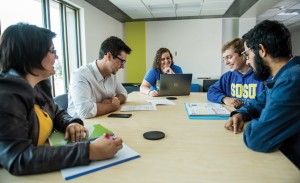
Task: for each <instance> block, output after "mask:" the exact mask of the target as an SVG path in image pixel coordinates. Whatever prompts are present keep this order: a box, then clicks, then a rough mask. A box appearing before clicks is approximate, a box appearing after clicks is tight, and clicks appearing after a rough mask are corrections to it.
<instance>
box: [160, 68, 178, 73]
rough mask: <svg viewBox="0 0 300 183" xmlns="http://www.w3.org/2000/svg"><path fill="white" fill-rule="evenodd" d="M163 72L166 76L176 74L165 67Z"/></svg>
mask: <svg viewBox="0 0 300 183" xmlns="http://www.w3.org/2000/svg"><path fill="white" fill-rule="evenodd" d="M162 71H163V73H165V74H175V73H174V71H173V70H172V69H171V68H170V67H165V68H164V69H163V70H162Z"/></svg>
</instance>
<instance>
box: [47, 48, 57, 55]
mask: <svg viewBox="0 0 300 183" xmlns="http://www.w3.org/2000/svg"><path fill="white" fill-rule="evenodd" d="M48 51H49V52H50V53H52V54H54V56H55V57H57V55H56V49H54V48H51V49H49V50H48Z"/></svg>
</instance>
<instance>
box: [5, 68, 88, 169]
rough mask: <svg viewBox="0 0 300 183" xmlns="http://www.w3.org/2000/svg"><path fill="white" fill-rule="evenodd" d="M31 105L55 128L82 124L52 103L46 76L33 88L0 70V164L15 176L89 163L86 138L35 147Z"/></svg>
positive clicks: (35, 123) (34, 118)
mask: <svg viewBox="0 0 300 183" xmlns="http://www.w3.org/2000/svg"><path fill="white" fill-rule="evenodd" d="M34 104H38V105H40V106H41V108H43V109H44V110H45V111H47V112H48V114H49V115H50V117H51V119H52V120H53V126H54V128H55V129H56V130H59V131H63V132H64V131H65V130H66V127H67V126H68V125H69V124H70V123H80V124H83V122H82V121H81V120H80V119H77V118H72V117H71V116H70V115H69V114H68V113H67V112H66V111H65V110H63V109H61V108H59V107H58V106H57V105H56V104H55V103H54V101H53V98H52V95H51V87H50V82H49V80H48V79H47V80H44V81H41V82H40V83H38V84H37V85H36V87H35V88H34V89H33V88H32V87H31V86H30V85H29V83H28V82H27V80H25V79H23V78H22V77H20V76H16V75H11V74H7V73H0V167H1V166H2V167H4V168H5V169H7V170H8V171H9V172H10V173H11V174H14V175H26V174H36V173H43V172H49V171H55V170H60V169H63V168H67V167H72V166H75V165H86V164H89V163H90V161H89V142H87V141H86V142H80V143H75V144H73V145H67V146H60V147H51V146H46V145H45V146H37V142H38V134H39V123H38V119H37V116H36V114H35V111H34Z"/></svg>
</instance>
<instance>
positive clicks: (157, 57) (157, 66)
mask: <svg viewBox="0 0 300 183" xmlns="http://www.w3.org/2000/svg"><path fill="white" fill-rule="evenodd" d="M166 52H169V54H170V56H171V60H172V63H171V66H173V65H174V61H173V55H172V53H171V52H170V50H169V49H168V48H159V49H158V50H157V52H156V54H155V57H154V60H153V68H154V69H156V70H160V61H161V56H162V55H163V54H164V53H166Z"/></svg>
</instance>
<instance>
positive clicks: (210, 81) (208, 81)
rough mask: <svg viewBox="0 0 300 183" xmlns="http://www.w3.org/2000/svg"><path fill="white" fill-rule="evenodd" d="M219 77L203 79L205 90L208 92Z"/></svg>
mask: <svg viewBox="0 0 300 183" xmlns="http://www.w3.org/2000/svg"><path fill="white" fill-rule="evenodd" d="M218 80H219V79H204V80H203V92H207V91H208V88H209V87H210V86H211V85H213V84H215V82H217V81H218Z"/></svg>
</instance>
